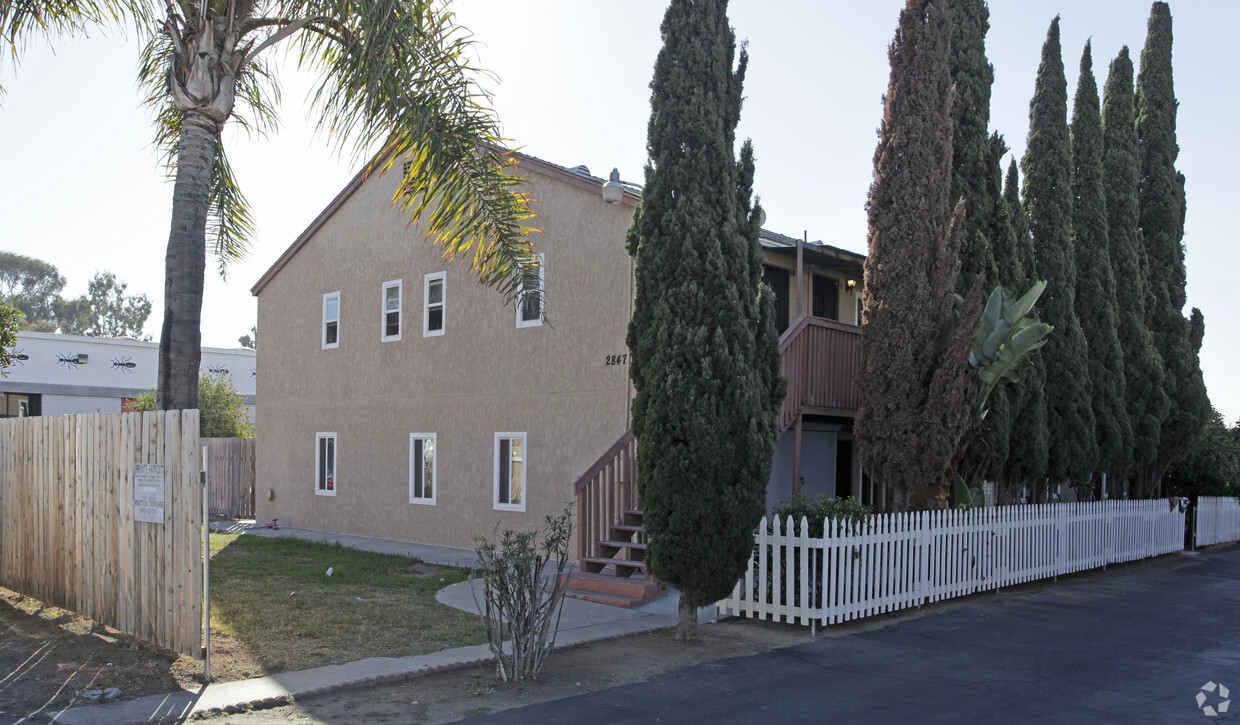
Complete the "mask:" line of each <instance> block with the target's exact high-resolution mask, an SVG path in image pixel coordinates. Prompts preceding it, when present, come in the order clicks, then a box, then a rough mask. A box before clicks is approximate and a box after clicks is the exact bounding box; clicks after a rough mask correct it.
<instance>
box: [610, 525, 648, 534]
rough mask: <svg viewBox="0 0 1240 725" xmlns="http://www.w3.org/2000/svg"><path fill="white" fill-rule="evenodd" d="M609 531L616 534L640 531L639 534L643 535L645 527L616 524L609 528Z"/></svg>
mask: <svg viewBox="0 0 1240 725" xmlns="http://www.w3.org/2000/svg"><path fill="white" fill-rule="evenodd" d="M611 530H612V531H613V532H616V531H640V532H642V533H645V532H646V527H645V526H642V525H641V524H616V525H615V526H612V527H611Z"/></svg>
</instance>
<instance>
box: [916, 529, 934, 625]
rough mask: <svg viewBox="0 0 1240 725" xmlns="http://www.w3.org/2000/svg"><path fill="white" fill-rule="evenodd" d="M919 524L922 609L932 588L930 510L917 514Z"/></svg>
mask: <svg viewBox="0 0 1240 725" xmlns="http://www.w3.org/2000/svg"><path fill="white" fill-rule="evenodd" d="M915 516H916V518H915V519H914V521H916V524H917V557H918V561H917V564H918V566H917V568H918V574H917V608H918V609H921V605H922V604H924V603H925V601H926V597H927V596H929V595H928V593H927V592H928V591H929V588H930V555H931V553H930V542H931V541H933V539H932V538H931V535H930V522H929V521H927V520H926V517H927V516H929V512H928V511H918V512H917V513H916V514H915Z"/></svg>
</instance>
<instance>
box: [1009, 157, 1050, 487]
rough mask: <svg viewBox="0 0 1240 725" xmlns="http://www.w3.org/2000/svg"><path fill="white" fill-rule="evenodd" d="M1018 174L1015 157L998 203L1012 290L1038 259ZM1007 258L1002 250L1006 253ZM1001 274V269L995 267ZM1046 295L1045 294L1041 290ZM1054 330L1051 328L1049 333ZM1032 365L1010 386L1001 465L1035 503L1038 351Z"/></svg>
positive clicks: (1040, 433) (1040, 476)
mask: <svg viewBox="0 0 1240 725" xmlns="http://www.w3.org/2000/svg"><path fill="white" fill-rule="evenodd" d="M1019 189H1020V178H1019V174H1018V173H1017V171H1016V159H1012V162H1011V163H1010V164H1009V165H1008V171H1007V179H1006V182H1005V185H1004V189H1003V203H1004V206H1005V207H1006V208H1007V210H1008V212H1009V213H1008V220H1009V223H1010V224H1011V232H1012V238H1013V239H1014V240H1015V243H1014V246H1013V247H1012V249H1013V253H1012V254H1011V255H1010V260H1011V261H1010V264H1011V267H1010V270H1009V271H1008V272H1007V273H1008V274H1011V275H1012V277H1011V278H1012V279H1013V280H1016V282H1015V285H1016V286H1015V289H1020V290H1027V289H1029V288H1030V287H1032V286H1033V285H1034V283H1035V282H1037V281H1038V279H1039V278H1038V270H1037V262H1036V260H1035V257H1034V252H1033V237H1032V235H1031V234H1030V232H1029V220H1028V218H1027V217H1026V216H1025V210H1024V206H1023V205H1022V204H1021V201H1020V191H1019ZM1005 258H1006V255H1005ZM1000 274H1004V271H1003V270H1002V269H1000ZM1043 296H1044V297H1045V294H1043ZM1054 334H1055V333H1054V332H1052V333H1051V335H1052V336H1053V335H1054ZM1029 364H1030V366H1031V369H1030V371H1029V374H1028V375H1026V376H1025V379H1024V380H1022V381H1021V382H1020V384H1019V385H1015V386H1012V390H1013V395H1012V403H1011V405H1012V426H1011V431H1010V433H1009V436H1008V441H1009V443H1008V458H1007V462H1006V465H1005V466H1004V469H1005V471H1006V476H1005V482H1006V484H1007V487H1008V489H1009V491H1014V490H1015V489H1016V487H1018V486H1026V487H1028V488H1029V490H1030V492H1031V494H1032V495H1031V499H1032V500H1033V501H1034V502H1037V501H1043V500H1045V498H1044V489H1043V486H1042V484H1043V482H1044V481H1045V480H1046V476H1047V455H1048V453H1047V445H1048V436H1049V434H1048V432H1047V430H1046V392H1045V386H1046V363H1045V362H1043V360H1042V350H1035V351H1033V354H1031V355H1030V356H1029Z"/></svg>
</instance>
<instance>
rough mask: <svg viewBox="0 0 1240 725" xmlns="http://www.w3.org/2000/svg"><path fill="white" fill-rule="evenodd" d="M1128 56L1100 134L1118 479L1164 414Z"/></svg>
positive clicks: (1149, 443) (1106, 104)
mask: <svg viewBox="0 0 1240 725" xmlns="http://www.w3.org/2000/svg"><path fill="white" fill-rule="evenodd" d="M1132 84H1133V72H1132V60H1131V59H1130V58H1129V57H1128V47H1127V46H1124V47H1123V48H1121V49H1120V51H1119V55H1118V56H1116V58H1115V60H1113V61H1111V71H1110V73H1109V75H1108V76H1107V84H1106V88H1105V91H1104V93H1103V96H1104V101H1103V104H1102V135H1103V147H1104V149H1105V157H1104V161H1103V169H1104V171H1103V178H1104V179H1105V185H1106V205H1107V230H1108V241H1109V246H1110V251H1111V266H1112V268H1113V269H1114V270H1115V273H1114V277H1115V280H1116V286H1115V302H1116V304H1115V309H1116V311H1117V312H1118V313H1119V314H1118V319H1117V323H1118V325H1117V330H1118V334H1119V342H1120V347H1121V348H1122V349H1123V355H1124V390H1125V400H1126V403H1127V409H1128V419H1129V422H1130V424H1131V426H1132V434H1133V438H1132V447H1131V450H1130V452H1129V454H1128V455H1126V456H1125V459H1126V460H1128V461H1129V462H1130V464H1131V465H1130V466H1129V467H1128V468H1127V469H1123V470H1116V471H1115V473H1117V474H1119V477H1120V480H1121V481H1122V480H1123V479H1124V478H1126V474H1130V473H1131V472H1132V470H1133V469H1134V468H1136V469H1149V468H1150V466H1151V465H1152V463H1153V461H1154V458H1155V456H1156V454H1157V452H1158V435H1159V429H1160V427H1161V426H1162V421H1163V418H1165V417H1167V408H1168V399H1167V393H1166V391H1165V390H1164V389H1163V367H1162V357H1161V356H1160V355H1159V354H1158V350H1156V349H1155V348H1154V338H1153V336H1152V335H1151V334H1150V329H1149V327H1148V326H1147V325H1146V322H1145V319H1146V299H1147V297H1149V296H1150V292H1149V284H1148V282H1147V281H1146V280H1147V277H1148V276H1149V261H1148V259H1147V258H1146V255H1145V245H1144V244H1143V243H1142V240H1141V228H1140V226H1139V225H1140V221H1139V213H1140V208H1139V206H1138V204H1137V184H1138V182H1139V179H1140V171H1139V166H1138V162H1137V131H1136V121H1135V116H1134V112H1133V103H1134V96H1133V86H1132Z"/></svg>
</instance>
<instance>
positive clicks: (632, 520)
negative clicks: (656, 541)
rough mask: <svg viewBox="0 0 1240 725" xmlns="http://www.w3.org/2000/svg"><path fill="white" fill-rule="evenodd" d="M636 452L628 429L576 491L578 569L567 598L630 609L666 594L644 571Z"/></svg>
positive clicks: (642, 524) (644, 559)
mask: <svg viewBox="0 0 1240 725" xmlns="http://www.w3.org/2000/svg"><path fill="white" fill-rule="evenodd" d="M636 452H637V442H636V440H635V439H634V437H633V432H632V431H628V432H627V433H625V434H624V435H623V436H621V438H620V440H619V441H617V442H616V444H615V445H614V446H612V447H611V450H609V451H607V453H604V454H603V457H602V458H600V459H599V460H598V462H597V463H595V464H594V465H593V466H591V467H590V470H589V471H587V472H586V474H585V475H584V476H582V477H581V478H580V479H579V480H578V481H577V485H576V486H575V487H574V488H575V490H576V495H577V564H578V568H579V571H577V572H575V573H573V574H572V575H570V576H569V577H568V582H567V590H566V591H565V596H569V597H574V598H576V599H585V600H588V601H592V602H599V603H600V604H610V605H612V606H616V607H625V608H627V609H631V608H633V607H638V606H641V605H642V604H645V603H646V602H649V601H651V600H654V599H658V598H659V597H662V596H663V595H664V594H665V593H666V592H665V591H664V589H663V587H662V586H660V585H659V584H658V582H655V581H653V580H651V579H650V577H649V574H648V573H647V571H646V545H647V543H648V542H649V539H648V538H647V537H646V527H645V525H644V523H643V518H642V509H641V502H640V500H639V498H638V493H637V475H636V473H637V467H636V461H635V458H636Z"/></svg>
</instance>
